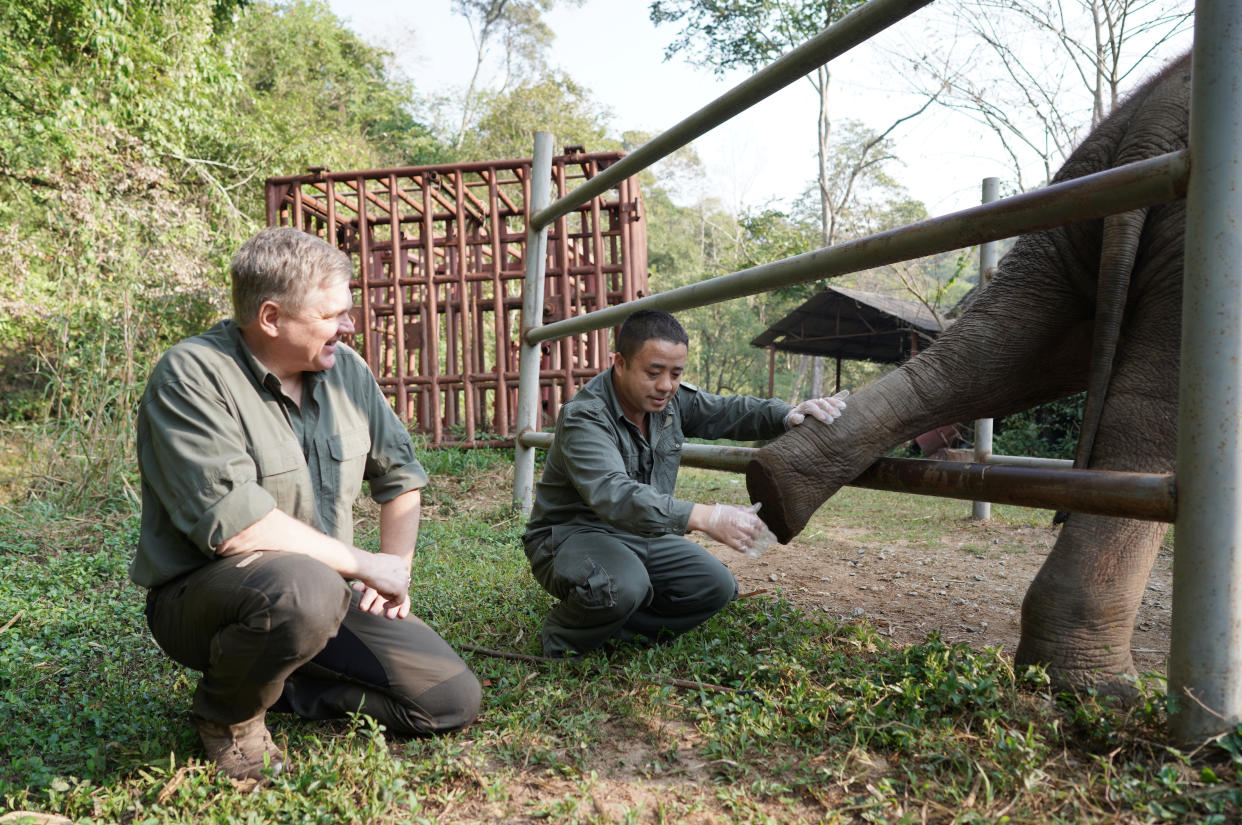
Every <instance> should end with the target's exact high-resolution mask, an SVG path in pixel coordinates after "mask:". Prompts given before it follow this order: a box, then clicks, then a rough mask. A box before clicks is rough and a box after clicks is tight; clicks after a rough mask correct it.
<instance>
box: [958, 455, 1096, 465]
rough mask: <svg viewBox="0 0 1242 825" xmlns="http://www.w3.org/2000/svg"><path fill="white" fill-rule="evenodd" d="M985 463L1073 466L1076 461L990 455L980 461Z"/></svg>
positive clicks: (977, 461) (1034, 456) (1032, 456)
mask: <svg viewBox="0 0 1242 825" xmlns="http://www.w3.org/2000/svg"><path fill="white" fill-rule="evenodd" d="M975 462H976V463H983V464H1009V465H1011V466H1016V467H1073V466H1074V462H1073V461H1071V460H1069V459H1068V458H1041V457H1040V456H1036V455H988V456H987V457H985V458H984V459H983V461H982V462H979V460H978V459H975Z"/></svg>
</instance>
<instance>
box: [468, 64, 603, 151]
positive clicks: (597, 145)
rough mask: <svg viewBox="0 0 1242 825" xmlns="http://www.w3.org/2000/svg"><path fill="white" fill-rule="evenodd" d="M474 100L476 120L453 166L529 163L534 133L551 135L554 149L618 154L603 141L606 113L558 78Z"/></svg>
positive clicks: (553, 76) (580, 90)
mask: <svg viewBox="0 0 1242 825" xmlns="http://www.w3.org/2000/svg"><path fill="white" fill-rule="evenodd" d="M479 97H480V100H479V101H478V103H477V109H478V115H477V118H476V120H475V122H474V124H473V126H472V127H471V128H470V129H469V130H468V132H467V133H466V134H464V135H463V136H462V140H461V146H460V148H458V149H456V150H455V152H454V159H455V160H463V161H477V160H490V159H499V158H525V157H530V154H531V148H532V147H533V146H534V145H535V132H539V131H542V132H551V133H552V134H553V135H555V136H556V141H557V146H558V149H559V147H563V146H571V145H577V146H582V147H584V148H585V149H586V151H588V152H606V151H610V150H616V149H618V148H620V147H619V145H618V142H617V141H616V140H614V139H612V138H609V137H608V136H607V122H608V118H609V113H608V111H607V110H606V109H605V108H603V107H601V106H599V105H598V104H596V103H595V102H594V101H593V100H592V99H591V97H590V95H589V94H588V93H587V90H586V89H584V88H583V87H582V86H580V85H579V84H577V83H575V82H574V81H573V80H571V79H570V78H569V77H567V76H565V75H563V74H559V73H549V74H547V75H545V76H542V77H540V78H538V79H535V80H531V81H529V82H526V83H523V84H521V85H518V86H516V87H515V88H512V89H508V90H505V91H502V92H489V93H485V94H482V95H480V96H479Z"/></svg>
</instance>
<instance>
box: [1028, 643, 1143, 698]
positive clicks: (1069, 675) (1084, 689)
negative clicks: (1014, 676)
mask: <svg viewBox="0 0 1242 825" xmlns="http://www.w3.org/2000/svg"><path fill="white" fill-rule="evenodd" d="M1025 646H1026V644H1025V642H1022V643H1019V645H1018V652H1017V653H1016V654H1015V655H1014V665H1015V667H1017V668H1019V669H1021V668H1024V667H1026V666H1028V665H1043V666H1044V672H1045V673H1047V674H1048V679H1049V687H1050V688H1051V689H1052V690H1053V691H1055V692H1067V693H1074V694H1079V695H1081V694H1086V693H1088V692H1094V693H1095V695H1096V696H1099V697H1101V698H1105V699H1113V700H1115V701H1117V702H1119V703H1120V704H1121V705H1123V706H1126V707H1128V706H1130V705H1132V704H1134V703H1135V702H1137V701H1138V700H1139V698H1140V695H1141V694H1140V692H1139V689H1138V687H1137V684H1138V671H1137V670H1136V669H1135V667H1134V662H1133V660H1132V659H1131V658H1130V656H1129V655H1128V654H1127V655H1126V656H1125V657H1124V661H1121V657H1118V659H1119V661H1118V662H1117V663H1115V664H1112V665H1111V666H1102V667H1091V668H1086V667H1074V666H1068V665H1061V664H1057V663H1055V662H1050V661H1048V658H1049V657H1039V656H1034V655H1032V654H1031V653H1030V652H1029V651H1028V650H1024V647H1025ZM1057 658H1062V657H1057Z"/></svg>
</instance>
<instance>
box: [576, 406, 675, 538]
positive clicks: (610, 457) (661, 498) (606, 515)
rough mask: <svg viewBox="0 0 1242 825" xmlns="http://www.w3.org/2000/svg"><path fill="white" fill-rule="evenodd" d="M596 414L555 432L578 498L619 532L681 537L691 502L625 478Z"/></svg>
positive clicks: (608, 433) (621, 463)
mask: <svg viewBox="0 0 1242 825" xmlns="http://www.w3.org/2000/svg"><path fill="white" fill-rule="evenodd" d="M602 414H603V413H602V412H600V411H591V412H590V413H587V412H584V413H583V414H581V415H575V416H572V417H568V418H566V420H564V421H563V422H562V425H561V427H560V428H559V429H558V431H557V435H556V446H557V449H558V451H559V452H560V453H561V459H562V460H563V461H564V464H565V471H566V475H567V476H568V477H569V480H570V482H571V483H572V484H573V486H574V489H575V490H577V492H578V495H580V496H581V497H582V500H583V502H585V503H586V505H587V506H588V507H590V508H591V510H592V511H594V513H595V515H596V516H598V517H599V518H600V519H601V520H602V521H605V522H607V523H608V524H610V525H612V526H613V527H616V528H617V529H619V530H624V531H626V532H629V533H634V534H637V535H640V536H660V535H665V534H668V533H673V534H676V535H682V534H684V533H685V532H686V526H687V525H688V523H689V521H690V511H691V510H692V509H693V507H694V504H693V503H691V502H688V501H681V500H680V499H677V498H674V497H673V496H671V495H667V494H664V493H661V492H659V491H658V490H656V489H655V488H654V487H652V486H651V485H650V484H643V483H642V482H639V481H635V480H634V479H632V478H630V477H629V474H628V473H627V471H626V467H625V461H624V459H622V457H621V452H620V450H619V449H618V445H617V443H616V436H615V435H614V433H613V431H612V430H611V429H610V428H609V427H608V426H607V425H606V424H605V423H604V422H602V421H601V420H599V418H598V416H599V415H602Z"/></svg>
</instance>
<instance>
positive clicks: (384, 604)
mask: <svg viewBox="0 0 1242 825" xmlns="http://www.w3.org/2000/svg"><path fill="white" fill-rule="evenodd" d="M353 588H354V590H357V591H358V592H359V593H361V594H362V598H361V599H359V600H358V609H359V610H362V611H363V612H365V613H370V614H371V615H373V616H383V617H384V618H386V619H404V618H405V617H406V616H408V615H410V594H409V593H408V592H407V593H406V594H405V598H403V599H402V600H401V602H400V604H395V605H394V604H393V603H392V602H391V601H388V600H387V599H385V598H384V597H383V596H381V595H380V594H379V591H378V590H376V589H375V588H374V587H369V586H368V585H366V584H363V583H362V582H354V584H353Z"/></svg>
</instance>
